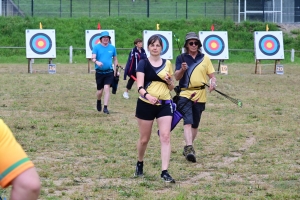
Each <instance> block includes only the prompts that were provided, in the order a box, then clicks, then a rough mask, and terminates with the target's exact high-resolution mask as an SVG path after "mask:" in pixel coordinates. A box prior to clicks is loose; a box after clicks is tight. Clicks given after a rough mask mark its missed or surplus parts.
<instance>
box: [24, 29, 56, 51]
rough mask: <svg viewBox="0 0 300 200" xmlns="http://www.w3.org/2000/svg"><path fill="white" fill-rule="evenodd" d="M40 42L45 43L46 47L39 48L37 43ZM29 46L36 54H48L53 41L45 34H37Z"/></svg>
mask: <svg viewBox="0 0 300 200" xmlns="http://www.w3.org/2000/svg"><path fill="white" fill-rule="evenodd" d="M39 41H41V42H43V44H44V46H42V47H39V46H38V45H37V43H38V42H39ZM29 46H30V48H31V50H32V51H33V52H34V53H36V54H46V53H48V52H49V51H50V50H51V48H52V40H51V38H50V37H49V36H48V35H46V34H45V33H37V34H34V35H33V36H32V37H31V39H30V42H29Z"/></svg>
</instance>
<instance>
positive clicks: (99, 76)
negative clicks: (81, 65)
mask: <svg viewBox="0 0 300 200" xmlns="http://www.w3.org/2000/svg"><path fill="white" fill-rule="evenodd" d="M95 78H96V84H97V92H96V97H97V110H98V111H99V112H100V111H101V110H102V105H101V98H102V93H103V87H104V84H103V75H102V74H99V73H96V74H95Z"/></svg>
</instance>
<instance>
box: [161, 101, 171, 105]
mask: <svg viewBox="0 0 300 200" xmlns="http://www.w3.org/2000/svg"><path fill="white" fill-rule="evenodd" d="M158 101H159V103H160V104H161V105H164V104H169V103H172V102H173V101H172V100H158Z"/></svg>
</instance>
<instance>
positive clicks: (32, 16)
mask: <svg viewBox="0 0 300 200" xmlns="http://www.w3.org/2000/svg"><path fill="white" fill-rule="evenodd" d="M31 17H33V0H31Z"/></svg>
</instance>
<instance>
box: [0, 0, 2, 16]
mask: <svg viewBox="0 0 300 200" xmlns="http://www.w3.org/2000/svg"><path fill="white" fill-rule="evenodd" d="M0 16H2V0H0Z"/></svg>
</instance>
